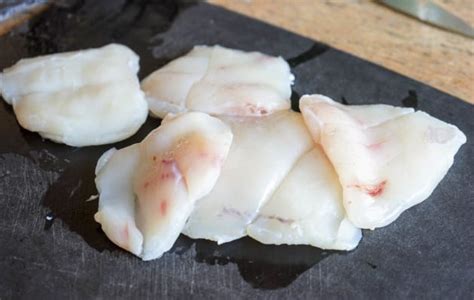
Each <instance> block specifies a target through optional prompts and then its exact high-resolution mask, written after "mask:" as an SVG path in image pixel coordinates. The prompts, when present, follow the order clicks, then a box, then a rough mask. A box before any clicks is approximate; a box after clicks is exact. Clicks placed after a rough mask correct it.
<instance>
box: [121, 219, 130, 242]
mask: <svg viewBox="0 0 474 300" xmlns="http://www.w3.org/2000/svg"><path fill="white" fill-rule="evenodd" d="M122 237H123V241H124V243H126V242H127V241H128V237H129V232H128V224H126V225H125V227H124V228H123V229H122Z"/></svg>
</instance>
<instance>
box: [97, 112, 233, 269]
mask: <svg viewBox="0 0 474 300" xmlns="http://www.w3.org/2000/svg"><path fill="white" fill-rule="evenodd" d="M231 142H232V133H231V131H230V129H229V127H228V126H227V125H225V124H224V123H223V122H222V121H220V120H219V119H216V118H213V117H210V116H208V115H206V114H203V113H198V112H194V113H186V114H181V115H178V116H172V117H169V118H167V119H165V120H164V121H163V123H162V125H161V126H160V127H158V128H157V129H156V130H154V131H152V132H151V133H150V134H149V135H148V136H147V137H146V138H145V139H144V140H143V141H142V142H141V143H139V144H136V145H133V146H130V147H127V148H125V149H122V150H119V151H117V152H115V153H113V154H112V157H111V158H109V159H108V160H107V158H108V156H110V154H109V153H106V154H104V158H103V159H100V160H99V163H98V168H97V169H98V175H97V178H96V183H97V188H98V190H99V192H100V198H99V211H98V213H97V214H96V220H97V221H98V222H99V223H101V224H102V228H103V230H104V231H105V232H106V234H107V236H108V237H109V238H110V239H111V240H112V241H113V242H114V243H116V244H117V245H118V246H120V247H122V248H124V249H126V250H128V251H130V252H132V253H134V254H136V255H138V256H140V257H141V258H142V259H143V260H150V259H155V258H158V257H160V256H162V255H163V253H164V252H166V251H168V250H169V249H170V248H171V247H172V246H173V244H174V242H175V240H176V239H177V238H178V236H179V234H180V232H181V230H182V229H183V227H184V224H185V222H186V220H187V218H188V217H189V214H190V213H191V211H192V210H193V207H194V203H195V202H196V201H197V200H198V199H200V198H202V197H203V196H205V195H206V194H207V193H209V191H210V190H211V189H212V188H213V186H214V184H215V182H216V180H217V178H218V176H219V174H220V171H221V168H222V165H223V163H224V161H225V159H226V156H227V153H228V151H229V148H230V145H231ZM104 160H107V161H106V162H105V163H104Z"/></svg>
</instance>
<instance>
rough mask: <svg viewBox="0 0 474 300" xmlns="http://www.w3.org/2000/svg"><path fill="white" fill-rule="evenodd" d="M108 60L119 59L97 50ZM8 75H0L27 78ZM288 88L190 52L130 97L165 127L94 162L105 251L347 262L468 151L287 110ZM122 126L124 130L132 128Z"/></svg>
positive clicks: (398, 121) (382, 125)
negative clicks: (366, 233) (296, 253)
mask: <svg viewBox="0 0 474 300" xmlns="http://www.w3.org/2000/svg"><path fill="white" fill-rule="evenodd" d="M107 47H124V46H119V45H112V46H106V47H103V48H100V49H102V50H104V49H107ZM100 49H99V50H86V51H84V52H87V51H100ZM125 52H126V51H125ZM125 52H124V56H125ZM60 55H64V54H60ZM76 55H77V54H76ZM52 58H54V56H52V57H50V58H49V59H48V60H47V65H46V66H47V67H50V65H49V63H50V60H51V59H52ZM43 59H44V58H43ZM34 60H39V61H41V58H36V59H33V61H32V63H34V62H35V61H34ZM122 60H123V61H127V59H126V58H125V57H123V59H122ZM53 61H54V59H53ZM128 61H130V59H128ZM20 63H21V62H20ZM20 63H19V64H20ZM17 65H18V64H17ZM25 65H26V64H25ZM129 65H130V66H132V69H133V71H134V72H135V73H134V74H135V76H136V71H137V70H138V69H137V67H136V66H135V64H134V63H133V60H132V63H130V64H129ZM26 67H28V65H26ZM18 68H19V66H16V67H15V66H14V67H13V68H11V69H10V70H7V71H6V72H4V75H2V76H3V77H4V78H7V77H6V76H12V75H9V74H26V75H29V76H30V78H31V77H33V75H34V74H33V75H32V74H28V72H27V71H22V72H24V73H21V72H19V71H18V70H16V69H18ZM23 68H25V66H23ZM34 70H36V69H34ZM113 71H114V72H112V71H111V72H110V74H109V73H107V72H108V71H106V68H105V67H104V69H102V70H101V72H103V76H102V79H103V80H102V81H105V79H107V78H110V77H109V76H112V75H111V74H112V73H114V76H118V75H117V74H115V71H120V70H113ZM127 72H129V73H130V71H127ZM68 74H69V73H65V76H68ZM69 75H70V74H69ZM70 76H77V74H76V75H70ZM18 77H21V76H19V75H18ZM8 78H9V77H8ZM8 78H7V79H8ZM81 80H82V79H81ZM94 80H97V81H98V82H99V81H100V80H99V79H94ZM293 80H294V76H293V75H292V74H291V72H290V68H289V66H288V64H287V63H286V62H285V61H284V60H283V59H282V58H280V57H271V56H268V55H264V54H261V53H258V52H243V51H239V50H232V49H227V48H223V47H220V46H213V47H208V46H196V47H194V49H193V50H191V51H190V52H189V53H188V54H187V55H185V56H183V57H180V58H178V59H176V60H173V61H171V62H170V63H169V64H167V65H165V66H164V67H162V68H161V69H159V70H157V71H155V72H153V73H152V74H150V75H149V76H148V77H147V78H145V79H144V80H143V81H142V82H141V90H142V91H143V92H142V91H141V90H140V88H137V87H136V86H133V89H130V91H131V92H130V93H131V94H134V95H135V98H132V99H131V100H129V101H130V103H128V104H126V105H131V107H132V108H133V107H135V106H139V105H136V104H137V103H141V102H142V101H143V102H145V103H146V106H145V107H148V108H149V110H150V113H151V115H153V116H158V117H161V118H164V119H163V121H162V124H161V126H160V127H158V128H157V129H155V130H153V131H152V132H150V134H149V135H148V136H147V137H146V138H145V139H144V140H143V141H142V142H140V143H138V144H134V145H131V146H128V147H126V148H123V149H120V150H116V149H111V150H109V151H107V152H106V153H104V154H103V155H102V157H101V158H100V159H99V161H98V163H97V167H96V185H97V189H98V191H99V194H100V198H99V209H98V212H97V214H96V215H95V219H96V221H97V222H99V223H100V224H101V226H102V229H103V231H104V232H105V234H106V235H107V236H108V238H109V239H110V240H112V241H113V242H114V243H115V244H117V245H118V246H120V247H122V248H123V249H125V250H127V251H130V252H131V253H133V254H135V255H137V256H139V257H141V258H142V259H143V260H151V259H156V258H159V257H160V256H162V255H163V254H164V253H165V252H166V251H168V250H169V249H170V248H171V247H172V246H173V244H174V242H175V241H176V239H177V238H178V236H179V234H180V233H183V234H185V235H187V236H189V237H191V238H196V239H208V240H213V241H216V242H217V243H219V244H221V243H226V242H230V241H233V240H236V239H239V238H242V237H244V236H247V235H248V236H250V237H252V238H254V239H255V240H257V241H259V242H261V243H264V244H277V245H279V244H290V245H312V246H315V247H320V248H323V249H336V250H351V249H354V248H355V247H356V246H357V245H358V243H359V241H360V239H361V237H362V234H361V229H375V228H378V227H383V226H386V225H388V224H390V223H391V222H393V221H394V220H395V219H397V218H398V216H399V215H400V214H401V213H402V212H403V211H405V210H406V209H408V208H410V207H412V206H414V205H416V204H418V203H420V202H422V201H423V200H425V199H427V198H428V197H429V195H430V194H431V193H432V192H433V190H434V189H435V187H436V186H437V185H438V183H439V182H440V181H441V180H442V178H443V177H444V176H445V174H446V173H447V172H448V169H449V168H450V167H451V165H452V163H453V159H454V155H455V154H456V152H457V151H458V149H459V148H460V147H461V145H462V144H464V143H465V142H466V137H465V135H464V134H463V133H462V132H461V131H460V130H459V129H458V128H457V127H455V126H453V125H450V124H447V123H445V122H443V121H440V120H438V119H436V118H434V117H431V116H430V115H428V114H426V113H424V112H421V111H417V112H415V111H414V110H413V109H411V108H400V107H393V106H389V105H382V104H378V105H357V106H355V105H354V106H352V105H342V104H339V103H337V102H335V101H333V100H331V99H329V98H327V97H325V96H322V95H306V96H303V97H302V98H301V99H300V110H301V112H302V113H301V114H300V113H297V112H294V111H291V110H290V101H289V97H290V94H291V84H292V82H293ZM33 81H34V80H33ZM102 81H100V82H102ZM3 82H4V83H3V84H2V77H0V91H2V94H3V96H4V98H5V99H6V100H7V101H9V103H12V104H13V106H14V110H15V113H16V114H17V117H18V118H19V120H20V119H21V118H22V117H23V118H26V119H27V118H28V117H29V116H28V115H22V116H19V114H21V113H23V111H21V110H19V109H17V108H15V105H16V106H18V105H19V103H20V104H21V102H26V103H27V105H29V101H31V100H28V99H27V100H25V98H28V96H22V94H21V92H19V91H20V89H19V88H17V89H15V88H16V87H17V86H16V85H15V84H10V83H9V82H7V81H6V80H3ZM12 82H15V81H13V79H12ZM89 84H93V83H89ZM103 84H104V83H101V84H99V86H101V85H103ZM112 84H113V83H112ZM107 86H108V84H107ZM12 87H13V88H12ZM69 89H71V88H70V87H69ZM72 90H73V91H76V90H75V89H74V88H73V89H72ZM5 91H6V92H5ZM67 91H69V90H67ZM69 92H70V91H69ZM91 93H92V94H91V95H90V96H91V97H92V96H93V93H94V92H91ZM11 95H13V96H11ZM52 95H54V97H56V94H54V93H53V94H52ZM54 97H53V99H56V98H54ZM58 97H60V96H58ZM117 97H120V95H117ZM44 98H45V99H47V100H45V101H46V103H49V102H48V101H50V99H52V98H51V96H49V95H47V96H44ZM139 98H140V100H138V99H139ZM58 99H59V98H58ZM97 99H98V100H97V101H104V100H101V99H102V98H101V97H98V98H97ZM134 99H135V100H134ZM55 101H57V103H59V102H60V101H59V100H55ZM120 101H124V102H126V101H127V100H126V99H124V100H120ZM134 103H135V104H134ZM67 105H68V104H64V103H63V106H65V107H67ZM77 105H79V101H78V103H77ZM140 105H141V104H140ZM84 109H86V108H84ZM130 114H131V115H130V116H124V118H125V119H124V120H125V121H124V123H127V120H131V119H135V120H136V119H137V118H138V117H137V116H133V115H132V114H133V113H132V111H131V112H130ZM59 117H62V115H60V116H59ZM127 118H129V119H127ZM45 123H48V120H46V121H45ZM131 123H133V124H136V123H134V122H131ZM20 124H22V122H20ZM22 125H23V124H22ZM113 125H114V126H118V125H117V124H113ZM122 125H124V124H122ZM135 126H136V125H135ZM112 127H113V126H112ZM53 128H55V127H53ZM121 130H122V131H124V130H123V129H121ZM133 130H136V129H135V127H133V126H131V128H130V129H129V130H128V131H127V132H132V131H133ZM33 131H39V132H40V134H41V133H43V134H44V135H45V136H47V137H48V135H46V134H45V131H41V130H33ZM49 136H51V135H49ZM52 139H53V140H56V141H58V140H59V141H61V139H59V138H52ZM90 139H91V138H89V140H90ZM92 140H94V139H92ZM96 140H97V139H96ZM99 140H100V139H99ZM67 141H71V138H68V139H67ZM102 141H104V140H102ZM63 142H64V141H63ZM105 142H106V141H105ZM68 144H73V143H70V142H69V143H68Z"/></svg>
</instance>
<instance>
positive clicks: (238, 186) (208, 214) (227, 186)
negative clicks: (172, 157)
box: [183, 111, 313, 243]
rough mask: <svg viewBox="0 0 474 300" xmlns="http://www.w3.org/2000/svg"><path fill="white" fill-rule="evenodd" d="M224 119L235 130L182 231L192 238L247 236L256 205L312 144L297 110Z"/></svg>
mask: <svg viewBox="0 0 474 300" xmlns="http://www.w3.org/2000/svg"><path fill="white" fill-rule="evenodd" d="M223 120H224V121H225V122H226V123H227V124H229V125H230V127H231V128H232V132H233V134H234V140H233V143H232V146H231V148H230V151H229V155H228V157H227V160H226V162H225V164H224V166H223V169H222V172H221V175H220V176H219V179H218V180H217V183H216V185H215V186H214V188H213V190H212V191H211V192H210V193H209V194H208V195H207V196H205V197H204V198H202V199H201V200H200V201H199V202H198V203H197V204H196V207H195V209H194V211H193V212H192V214H191V216H190V218H189V220H188V222H187V223H186V227H185V229H184V231H183V233H184V234H186V235H187V236H189V237H191V238H202V239H209V240H214V241H217V242H218V243H225V242H229V241H232V240H235V239H238V238H241V237H243V236H245V235H246V227H247V225H248V224H250V223H251V222H252V220H253V219H254V218H255V217H256V216H257V213H258V210H259V209H260V208H261V206H262V205H264V204H265V202H266V201H267V200H268V199H269V198H270V197H271V195H272V194H273V193H274V191H275V190H276V189H277V187H278V186H279V185H280V183H281V182H282V180H283V179H284V178H285V177H286V175H287V174H288V172H289V171H290V170H291V168H292V166H293V165H294V164H295V163H296V161H297V160H298V158H299V157H300V156H301V155H302V154H304V153H305V152H307V151H308V150H310V149H311V148H312V147H313V142H312V140H311V136H310V135H309V133H308V131H307V129H306V127H305V125H304V123H303V119H302V117H301V114H298V113H296V112H292V111H283V112H278V113H274V114H272V115H269V116H266V117H255V118H236V117H226V118H223Z"/></svg>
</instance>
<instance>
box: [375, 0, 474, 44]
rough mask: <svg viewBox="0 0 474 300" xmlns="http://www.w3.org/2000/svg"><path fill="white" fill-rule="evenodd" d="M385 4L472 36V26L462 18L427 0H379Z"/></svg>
mask: <svg viewBox="0 0 474 300" xmlns="http://www.w3.org/2000/svg"><path fill="white" fill-rule="evenodd" d="M379 3H382V4H384V5H387V6H389V7H391V8H393V9H395V10H398V11H401V12H403V13H405V14H408V15H410V16H412V17H415V18H417V19H420V20H422V21H424V22H426V23H429V24H431V25H435V26H437V27H440V28H443V29H447V30H449V31H452V32H456V33H459V34H462V35H464V36H468V37H470V38H474V28H473V27H472V26H470V25H469V24H467V23H466V22H465V21H463V20H462V19H460V18H458V17H457V16H455V15H453V14H452V13H450V12H448V11H446V10H445V9H444V8H442V7H440V6H438V5H436V4H435V3H433V2H432V1H429V0H379Z"/></svg>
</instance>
